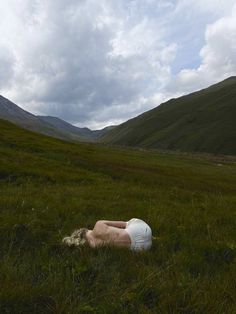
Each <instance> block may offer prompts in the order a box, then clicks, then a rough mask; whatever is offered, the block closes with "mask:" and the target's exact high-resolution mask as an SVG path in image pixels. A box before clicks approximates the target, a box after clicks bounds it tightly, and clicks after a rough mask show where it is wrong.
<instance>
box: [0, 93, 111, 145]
mask: <svg viewBox="0 0 236 314" xmlns="http://www.w3.org/2000/svg"><path fill="white" fill-rule="evenodd" d="M0 118H1V119H4V120H8V121H10V122H12V123H15V124H17V125H19V126H21V127H23V128H25V129H28V130H31V131H35V132H39V133H42V134H45V135H49V136H52V137H56V138H60V139H63V140H72V141H85V142H94V141H96V140H97V139H98V138H99V137H100V136H101V135H103V134H104V133H105V132H106V131H107V130H109V129H110V128H112V127H114V126H110V127H105V128H103V129H101V130H90V129H89V128H79V127H76V126H74V125H72V124H70V123H68V122H66V121H64V120H62V119H60V118H57V117H52V116H36V115H34V114H32V113H30V112H28V111H26V110H24V109H22V108H21V107H19V106H17V105H16V104H15V103H13V102H12V101H10V100H9V99H7V98H5V97H4V96H2V95H0Z"/></svg>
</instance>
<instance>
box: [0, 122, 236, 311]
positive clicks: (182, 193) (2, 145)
mask: <svg viewBox="0 0 236 314" xmlns="http://www.w3.org/2000/svg"><path fill="white" fill-rule="evenodd" d="M0 130H1V131H0V241H1V247H0V283H1V284H0V313H235V312H236V303H235V300H236V298H235V297H236V210H235V208H236V194H235V191H236V176H235V175H236V163H235V159H234V158H224V157H223V156H222V157H220V158H219V157H216V156H210V155H207V156H201V155H199V156H194V155H186V154H178V153H174V154H171V153H165V152H161V151H160V152H154V151H139V150H131V149H121V148H114V147H105V146H102V145H96V144H73V143H66V142H63V141H60V140H55V139H51V138H48V137H46V136H41V135H37V134H34V133H31V132H28V131H24V130H22V129H20V128H17V127H15V126H13V125H11V124H10V123H7V122H3V121H1V122H0ZM132 217H140V218H142V219H144V220H145V221H147V222H148V223H149V224H150V226H151V227H152V230H153V234H154V235H155V236H156V238H157V239H156V240H155V241H153V246H152V249H151V250H150V251H147V252H141V253H134V252H131V251H129V250H127V249H123V248H122V249H117V248H112V247H106V248H100V249H90V248H88V247H82V248H69V247H64V246H62V245H61V240H62V238H63V237H64V236H66V235H69V234H71V232H72V231H73V230H74V229H76V228H78V227H82V226H85V227H88V228H92V227H93V225H94V223H95V221H96V220H98V219H111V220H116V219H117V220H128V219H130V218H132Z"/></svg>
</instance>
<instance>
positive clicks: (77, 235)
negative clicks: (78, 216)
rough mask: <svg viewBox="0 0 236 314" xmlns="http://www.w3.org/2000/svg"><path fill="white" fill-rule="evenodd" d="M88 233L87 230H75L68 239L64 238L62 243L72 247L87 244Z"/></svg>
mask: <svg viewBox="0 0 236 314" xmlns="http://www.w3.org/2000/svg"><path fill="white" fill-rule="evenodd" d="M87 232H88V229H87V228H80V229H76V230H75V231H74V232H73V233H72V234H71V236H70V237H65V238H64V239H63V240H62V242H63V243H65V244H67V245H69V246H72V245H75V246H80V245H84V244H86V243H87V238H86V233H87Z"/></svg>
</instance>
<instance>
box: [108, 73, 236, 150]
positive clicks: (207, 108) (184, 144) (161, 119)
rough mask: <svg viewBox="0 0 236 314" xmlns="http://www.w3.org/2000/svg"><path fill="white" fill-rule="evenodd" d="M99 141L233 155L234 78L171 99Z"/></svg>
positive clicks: (235, 147) (235, 136)
mask: <svg viewBox="0 0 236 314" xmlns="http://www.w3.org/2000/svg"><path fill="white" fill-rule="evenodd" d="M102 142H104V143H111V144H118V145H125V146H139V147H148V148H158V149H170V150H180V151H186V152H188V151H190V152H209V153H214V154H229V155H235V154H236V77H231V78H229V79H227V80H225V81H223V82H220V83H218V84H215V85H213V86H211V87H209V88H206V89H204V90H201V91H198V92H195V93H192V94H189V95H187V96H183V97H180V98H177V99H171V100H169V101H167V102H166V103H163V104H162V105H160V106H158V107H156V108H154V109H152V110H150V111H147V112H145V113H143V114H141V115H139V116H138V117H136V118H133V119H131V120H128V121H127V122H125V123H123V124H121V125H119V126H118V127H116V128H115V129H114V130H111V131H109V132H108V133H106V134H105V135H104V137H102Z"/></svg>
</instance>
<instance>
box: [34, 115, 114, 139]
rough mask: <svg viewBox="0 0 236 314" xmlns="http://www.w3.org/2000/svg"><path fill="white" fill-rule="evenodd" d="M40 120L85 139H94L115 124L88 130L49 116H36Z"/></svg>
mask: <svg viewBox="0 0 236 314" xmlns="http://www.w3.org/2000/svg"><path fill="white" fill-rule="evenodd" d="M38 117H39V118H40V120H42V121H44V122H46V123H48V124H50V125H52V126H54V127H55V128H58V129H60V130H63V131H64V132H68V133H70V134H71V136H80V137H81V136H83V137H85V138H86V139H91V140H96V139H97V138H99V137H100V136H102V135H103V134H105V133H106V132H107V131H108V130H111V129H113V128H114V127H115V126H108V127H105V128H103V129H101V130H90V129H89V128H79V127H76V126H74V125H72V124H70V123H68V122H66V121H64V120H62V119H59V118H56V117H51V116H38Z"/></svg>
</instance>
